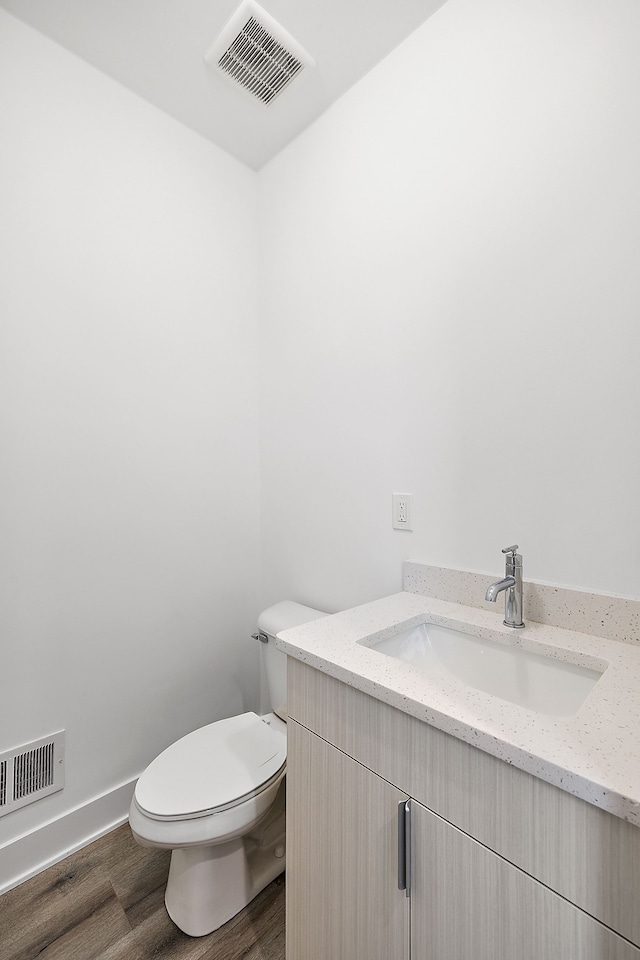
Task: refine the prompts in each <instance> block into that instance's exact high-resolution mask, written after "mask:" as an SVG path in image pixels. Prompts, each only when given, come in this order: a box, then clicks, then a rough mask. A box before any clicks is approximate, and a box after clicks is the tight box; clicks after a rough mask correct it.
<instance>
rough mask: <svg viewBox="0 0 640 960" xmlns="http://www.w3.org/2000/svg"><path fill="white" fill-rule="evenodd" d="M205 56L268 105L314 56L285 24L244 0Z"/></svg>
mask: <svg viewBox="0 0 640 960" xmlns="http://www.w3.org/2000/svg"><path fill="white" fill-rule="evenodd" d="M204 59H205V60H206V62H207V63H208V64H209V65H210V66H212V67H214V69H216V70H218V71H219V72H220V73H221V74H223V75H224V76H226V77H227V78H228V79H230V80H232V81H233V82H234V83H235V84H239V85H240V86H241V87H243V88H244V90H245V91H246V92H247V93H249V94H251V96H252V97H253V98H254V99H256V100H259V101H260V102H261V103H264V104H268V103H271V101H272V100H275V98H276V97H277V96H278V95H279V94H281V93H282V91H283V90H284V89H285V88H286V87H288V86H289V85H290V83H291V82H292V80H294V79H295V78H296V77H297V76H298V75H299V74H300V73H302V71H303V70H304V69H305V67H312V66H314V65H315V64H314V61H313V59H312V58H311V57H310V56H309V54H308V53H307V52H306V51H305V50H304V49H303V48H302V47H301V46H300V44H299V43H297V42H296V41H295V40H294V39H293V37H292V36H291V35H290V34H289V33H287V31H286V30H285V29H284V27H282V26H280V24H279V23H278V22H277V21H276V20H274V19H273V17H271V16H270V15H269V14H268V13H267V12H266V10H263V9H262V7H260V6H259V5H258V4H257V3H255V2H254V0H244V3H242V4H241V5H240V6H239V7H238V9H237V10H236V12H235V13H234V14H233V16H232V17H231V19H230V20H229V21H228V23H227V24H226V26H225V27H224V29H223V30H222V33H221V34H220V36H219V37H218V38H217V39H216V40H214V42H213V43H212V44H211V46H210V47H209V49H208V50H207V52H206V54H205V57H204Z"/></svg>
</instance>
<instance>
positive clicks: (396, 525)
mask: <svg viewBox="0 0 640 960" xmlns="http://www.w3.org/2000/svg"><path fill="white" fill-rule="evenodd" d="M412 500H413V495H412V494H410V493H394V494H393V495H392V498H391V501H392V506H393V511H392V523H393V529H394V530H413V526H412V524H411V501H412Z"/></svg>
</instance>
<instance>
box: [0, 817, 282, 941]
mask: <svg viewBox="0 0 640 960" xmlns="http://www.w3.org/2000/svg"><path fill="white" fill-rule="evenodd" d="M168 872H169V853H168V852H164V851H154V850H147V849H143V848H142V847H139V846H138V844H137V843H135V841H134V840H133V837H132V836H131V831H130V830H129V826H128V824H125V825H124V826H122V827H119V828H118V829H117V830H114V831H113V832H112V833H110V834H108V835H107V836H106V837H102V839H100V840H96V841H95V843H92V844H90V845H89V846H88V847H85V848H84V849H83V850H80V851H79V852H78V853H75V854H73V856H71V857H69V858H68V859H67V860H64V861H62V863H59V864H56V865H55V866H53V867H50V868H49V869H48V870H46V871H45V872H44V873H41V874H39V875H38V876H37V877H34V878H33V879H32V880H28V881H27V882H26V883H23V884H22V885H21V886H19V887H16V889H15V890H10V891H9V892H8V893H5V894H4V895H3V896H1V897H0V960H36V958H38V960H151V958H153V960H240V958H242V960H284V890H285V884H284V875H282V876H280V877H279V878H278V879H277V880H275V881H274V882H273V883H272V884H270V886H268V887H267V888H266V889H265V890H263V892H262V893H261V894H260V895H259V896H258V897H256V899H255V900H254V901H253V902H252V903H250V904H249V906H248V907H246V908H245V909H244V910H243V911H242V912H241V913H239V914H238V916H237V917H234V918H233V920H230V921H229V922H228V923H226V924H225V925H224V926H223V927H221V928H220V930H216V931H215V932H214V933H212V934H210V935H209V936H207V937H198V938H197V939H193V938H191V937H187V936H186V934H184V933H182V932H181V931H180V930H178V928H177V927H176V926H174V924H173V923H172V922H171V920H170V919H169V917H168V916H167V913H166V911H165V909H164V886H165V883H166V879H167V874H168Z"/></svg>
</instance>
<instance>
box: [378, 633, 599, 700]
mask: <svg viewBox="0 0 640 960" xmlns="http://www.w3.org/2000/svg"><path fill="white" fill-rule="evenodd" d="M371 649H372V650H377V651H379V652H380V653H384V654H386V655H387V656H389V657H394V658H395V659H396V660H404V661H406V662H407V663H411V664H413V665H414V666H415V667H417V669H418V670H421V671H423V672H425V673H428V674H431V675H436V674H440V675H442V674H443V673H444V674H448V675H449V676H454V677H456V679H457V680H461V681H462V682H463V683H466V684H468V686H470V687H474V688H475V689H476V690H482V691H484V692H485V693H490V694H492V695H493V696H494V697H501V698H502V699H503V700H508V701H509V702H510V703H516V704H518V706H520V707H526V708H527V709H529V710H535V711H536V712H537V713H546V714H550V715H552V716H559V717H570V716H573V714H575V713H576V712H577V711H578V709H579V708H580V706H581V705H582V704H583V702H584V700H585V698H586V696H587V694H588V693H589V691H590V690H591V689H592V687H593V686H594V684H595V683H596V682H597V681H598V680H599V679H600V677H601V676H602V673H603V671H598V670H590V669H587V668H586V667H580V666H577V665H576V664H574V663H567V662H566V661H564V660H556V659H555V658H553V657H547V656H542V655H541V654H538V653H531V652H530V651H529V650H523V649H522V648H521V647H512V646H508V645H506V644H503V643H497V642H495V641H493V640H480V639H479V638H478V637H472V636H470V635H469V634H466V633H462V632H460V631H459V630H453V629H451V628H450V627H441V626H440V625H438V624H434V623H420V624H418V626H415V627H411V628H410V629H407V630H403V631H401V632H400V633H396V634H394V635H393V636H392V637H388V638H387V639H386V640H381V641H380V642H379V643H373V644H371Z"/></svg>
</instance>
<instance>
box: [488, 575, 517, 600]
mask: <svg viewBox="0 0 640 960" xmlns="http://www.w3.org/2000/svg"><path fill="white" fill-rule="evenodd" d="M515 585H516V578H515V577H504V579H502V580H496V582H495V583H492V584H491V586H490V587H487V592H486V594H485V597H484V598H485V600H491V601H492V602H493V603H495V602H496V600H497V599H498V594H499V593H502V591H503V590H508V589H509V587H515Z"/></svg>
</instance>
